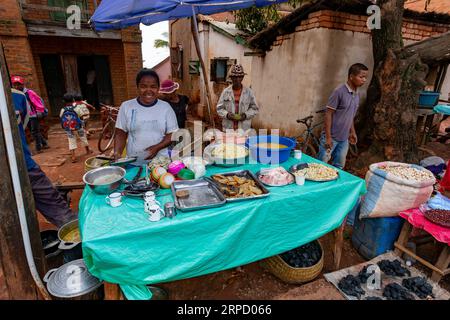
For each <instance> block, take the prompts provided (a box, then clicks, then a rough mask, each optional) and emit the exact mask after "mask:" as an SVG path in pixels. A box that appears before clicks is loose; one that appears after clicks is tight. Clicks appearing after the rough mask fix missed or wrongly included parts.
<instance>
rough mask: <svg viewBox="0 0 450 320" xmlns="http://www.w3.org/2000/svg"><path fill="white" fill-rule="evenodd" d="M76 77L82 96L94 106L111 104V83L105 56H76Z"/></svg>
mask: <svg viewBox="0 0 450 320" xmlns="http://www.w3.org/2000/svg"><path fill="white" fill-rule="evenodd" d="M77 62H78V63H77V64H78V79H79V81H80V88H81V93H82V95H83V98H84V99H85V100H87V102H89V103H90V104H92V105H93V106H94V107H95V108H97V109H99V108H100V103H104V104H112V103H113V94H112V84H111V73H110V69H109V61H108V57H107V56H101V55H98V56H97V55H92V56H78V59H77Z"/></svg>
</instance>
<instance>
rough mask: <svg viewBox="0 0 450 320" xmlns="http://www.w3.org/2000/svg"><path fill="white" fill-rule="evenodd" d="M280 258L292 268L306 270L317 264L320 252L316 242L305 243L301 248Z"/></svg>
mask: <svg viewBox="0 0 450 320" xmlns="http://www.w3.org/2000/svg"><path fill="white" fill-rule="evenodd" d="M280 256H281V258H282V259H283V260H284V261H285V262H286V263H287V264H289V265H290V266H291V267H294V268H308V267H311V266H313V265H315V264H316V263H317V262H319V260H320V258H321V257H322V250H321V249H320V245H319V243H318V242H317V241H313V242H310V243H307V244H305V245H303V246H301V247H298V248H295V249H292V250H289V251H286V252H284V253H282V254H280Z"/></svg>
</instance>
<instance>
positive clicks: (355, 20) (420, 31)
mask: <svg viewBox="0 0 450 320" xmlns="http://www.w3.org/2000/svg"><path fill="white" fill-rule="evenodd" d="M367 18H368V17H367V16H362V15H355V14H350V13H345V12H336V11H331V10H320V11H316V12H314V13H311V14H309V15H308V18H307V19H305V20H303V21H302V22H301V24H300V25H299V26H297V27H296V28H295V31H296V32H302V31H306V30H310V29H314V28H328V29H336V30H344V31H353V32H362V33H370V30H369V29H368V28H367V26H366V21H367ZM448 31H450V25H447V24H439V23H433V22H426V21H418V20H411V19H404V20H403V28H402V32H403V38H404V39H405V40H414V41H420V40H423V39H426V38H428V37H431V36H436V35H439V34H442V33H445V32H448ZM286 39H289V35H283V36H278V37H277V38H276V40H275V41H274V43H273V44H272V46H279V45H281V44H282V43H283V40H286Z"/></svg>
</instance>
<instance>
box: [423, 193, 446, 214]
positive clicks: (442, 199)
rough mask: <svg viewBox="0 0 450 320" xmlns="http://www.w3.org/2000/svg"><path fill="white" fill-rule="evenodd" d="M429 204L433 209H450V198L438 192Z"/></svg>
mask: <svg viewBox="0 0 450 320" xmlns="http://www.w3.org/2000/svg"><path fill="white" fill-rule="evenodd" d="M427 205H428V207H429V208H431V209H441V210H450V199H449V198H447V197H446V196H443V195H442V194H440V193H437V194H436V195H435V196H434V197H433V198H431V199H430V200H428V202H427Z"/></svg>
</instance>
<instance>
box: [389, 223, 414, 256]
mask: <svg viewBox="0 0 450 320" xmlns="http://www.w3.org/2000/svg"><path fill="white" fill-rule="evenodd" d="M412 229H413V228H412V225H411V224H410V223H409V222H408V220H406V221H405V222H404V223H403V227H402V231H401V232H400V235H399V236H398V239H397V242H396V243H397V244H399V245H401V246H402V247H405V248H406V244H407V243H408V239H409V235H410V233H411V231H412ZM394 252H395V254H396V255H398V256H399V257H401V255H402V250H400V249H398V248H395V250H394Z"/></svg>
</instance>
